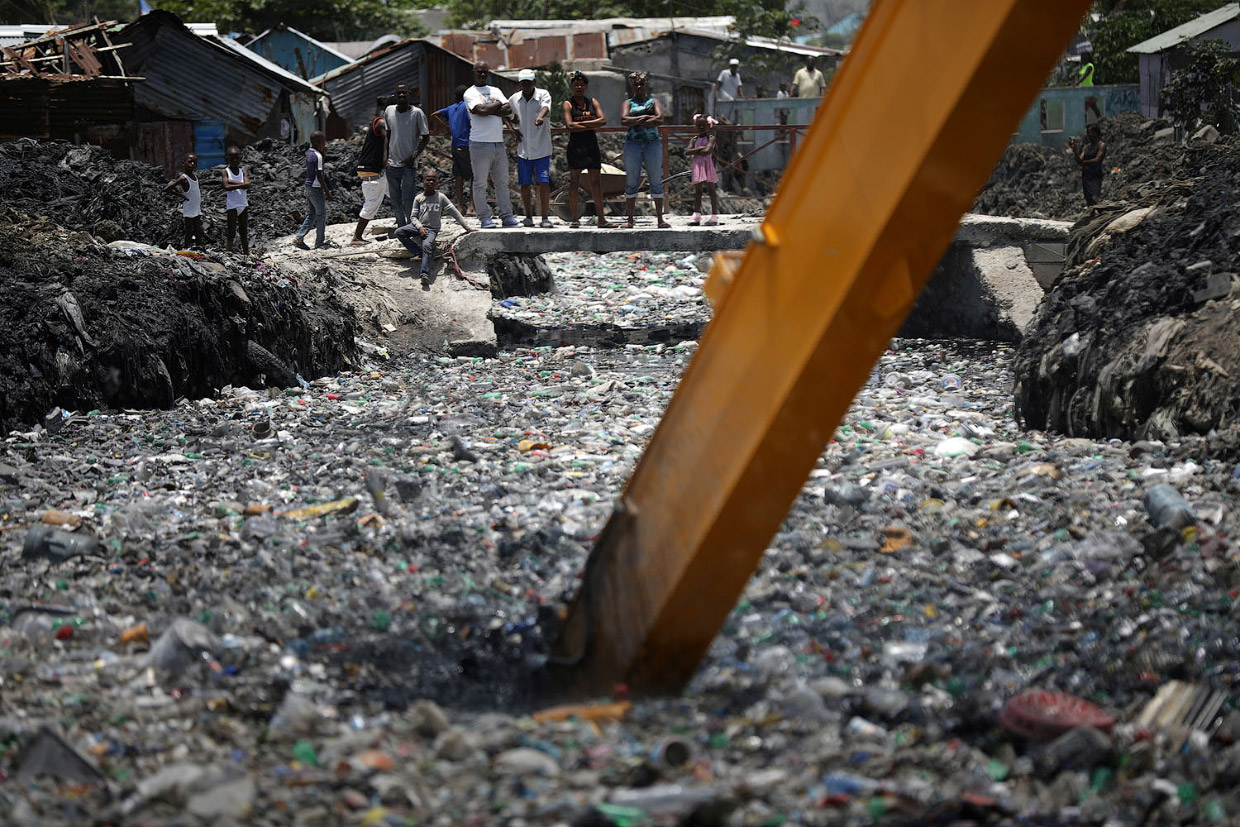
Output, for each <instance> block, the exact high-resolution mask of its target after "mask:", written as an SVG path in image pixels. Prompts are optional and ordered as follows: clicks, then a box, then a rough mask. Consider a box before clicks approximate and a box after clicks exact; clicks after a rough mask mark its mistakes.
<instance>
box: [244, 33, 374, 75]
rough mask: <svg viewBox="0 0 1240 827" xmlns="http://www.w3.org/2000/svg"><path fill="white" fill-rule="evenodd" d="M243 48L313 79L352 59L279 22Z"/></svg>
mask: <svg viewBox="0 0 1240 827" xmlns="http://www.w3.org/2000/svg"><path fill="white" fill-rule="evenodd" d="M245 47H246V48H247V49H249V50H250V51H252V52H255V53H257V54H259V55H262V56H263V57H264V58H266V59H267V60H270V61H271V62H272V63H274V64H276V65H277V66H279V67H280V68H282V69H286V70H288V71H290V72H292V73H293V74H295V75H297V76H298V77H300V78H312V77H317V76H318V75H322V74H326V73H327V72H330V71H331V70H333V69H339V68H340V67H341V66H345V65H347V64H350V63H352V62H353V58H351V57H349V56H348V55H346V54H344V53H342V52H338V51H337V50H335V49H333V48H332V47H331V46H329V45H327V44H326V43H322V42H320V41H318V40H315V39H314V38H313V37H311V36H310V35H308V34H305V33H304V32H299V31H297V30H296V29H294V28H293V27H292V26H286V25H284V24H283V23H281V24H280V25H278V26H274V27H272V28H270V29H268V30H267V31H265V32H263V33H262V34H260V35H258V36H257V37H255V38H254V39H253V40H251V41H250V42H249V43H247V44H245Z"/></svg>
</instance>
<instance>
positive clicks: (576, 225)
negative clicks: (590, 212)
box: [568, 221, 581, 230]
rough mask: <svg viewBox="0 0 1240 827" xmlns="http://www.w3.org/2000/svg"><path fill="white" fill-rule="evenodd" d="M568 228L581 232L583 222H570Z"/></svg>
mask: <svg viewBox="0 0 1240 827" xmlns="http://www.w3.org/2000/svg"><path fill="white" fill-rule="evenodd" d="M568 226H569V228H570V229H574V230H580V229H581V222H580V221H570V222H568Z"/></svg>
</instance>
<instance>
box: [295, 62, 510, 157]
mask: <svg viewBox="0 0 1240 827" xmlns="http://www.w3.org/2000/svg"><path fill="white" fill-rule="evenodd" d="M472 70H473V64H472V63H471V62H470V61H468V60H465V59H464V58H461V57H459V56H457V55H454V54H452V53H451V52H449V51H447V50H445V49H441V48H440V47H439V46H436V45H435V44H434V43H431V42H430V41H428V40H424V39H421V38H416V39H414V38H411V39H409V40H402V41H401V42H400V43H395V44H393V45H391V46H388V47H387V48H384V49H380V50H378V51H376V52H374V53H372V54H368V55H366V56H365V57H363V58H361V59H360V60H358V61H356V62H354V63H350V64H349V65H348V66H342V67H341V68H339V69H336V70H334V71H331V72H328V73H326V74H324V75H320V76H319V77H317V78H315V79H314V81H313V82H314V83H317V84H318V85H319V86H321V87H322V88H323V89H324V90H326V92H327V93H328V95H330V96H331V115H330V116H329V118H328V121H327V135H328V137H329V138H344V137H348V136H349V135H351V134H352V133H353V130H354V129H355V128H357V127H358V126H361V125H363V124H365V123H367V122H368V121H369V120H370V119H371V118H372V117H374V115H376V114H377V113H378V112H379V110H380V109H382V108H383V107H384V106H386V105H387V99H388V98H389V96H391V94H392V90H393V89H395V88H396V85H397V84H398V83H405V84H407V85H408V86H409V89H410V91H411V92H412V93H413V102H414V103H416V104H417V105H418V106H419V107H420V108H421V109H422V110H423V111H425V112H426V113H427V115H428V116H429V115H430V113H431V112H434V111H436V110H439V109H442V108H443V107H445V106H448V105H449V104H452V103H455V102H456V91H455V90H456V87H457V86H458V85H459V84H464V85H469V84H471V83H473V77H472V74H471V73H472ZM492 82H493V83H495V85H496V86H498V87H500V88H501V89H503V90H504V92H505V94H511V93H512V92H514V91H516V88H517V87H516V84H515V83H514V82H512V81H509V80H507V79H504V78H500V77H498V76H493V78H492Z"/></svg>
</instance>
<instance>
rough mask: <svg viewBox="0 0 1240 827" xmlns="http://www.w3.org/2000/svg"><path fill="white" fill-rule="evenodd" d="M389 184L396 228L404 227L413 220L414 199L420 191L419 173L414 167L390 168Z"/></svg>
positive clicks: (388, 173) (388, 172)
mask: <svg viewBox="0 0 1240 827" xmlns="http://www.w3.org/2000/svg"><path fill="white" fill-rule="evenodd" d="M387 182H388V197H389V198H391V199H392V212H394V213H396V226H397V227H403V226H405V225H406V224H408V223H409V221H410V219H412V218H413V216H412V214H411V213H412V212H413V199H414V198H416V197H417V195H418V189H419V187H418V171H417V170H416V169H413V168H412V167H388V168H387Z"/></svg>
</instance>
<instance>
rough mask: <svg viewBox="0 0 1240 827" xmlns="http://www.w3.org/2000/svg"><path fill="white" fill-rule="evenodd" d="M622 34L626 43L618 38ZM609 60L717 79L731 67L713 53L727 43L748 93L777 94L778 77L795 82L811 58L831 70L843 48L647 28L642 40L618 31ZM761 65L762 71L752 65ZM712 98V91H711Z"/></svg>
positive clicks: (612, 38) (612, 37)
mask: <svg viewBox="0 0 1240 827" xmlns="http://www.w3.org/2000/svg"><path fill="white" fill-rule="evenodd" d="M621 38H623V40H624V42H620V40H621ZM608 40H609V42H611V41H615V43H614V45H612V46H610V49H611V62H612V63H614V64H615V65H617V66H623V67H626V68H630V69H641V70H643V71H647V72H653V73H657V74H661V75H670V76H672V77H680V78H686V79H691V80H699V81H707V82H709V83H712V84H713V83H714V80H715V78H717V77H719V72H720V71H722V70H723V69H726V68H727V59H724V60H722V61H721V60H719V59H717V58H716V57H715V50H716V49H719V48H720V47H724V49H725V51H726V52H727V57H728V58H733V57H734V58H737V59H739V60H740V62H741V69H740V75H741V80H742V81H743V83H744V87H743V89H744V92H745V95H746V96H748V97H756V96H759V93H761V97H768V98H773V97H775V93H776V91H778V89H779V83H780V81H787V82H789V83H791V81H792V76H793V74H795V73H796V70H797V69H799V68H801V66H803V65H804V64H805V58H806V57H807V56H811V55H812V56H813V57H815V58H816V59H817V66H818V68H819V69H822V70H824V71H825V70H827V69H829V68H831V67H832V66H835V65H836V64H837V63H839V61H840V59H841V58H842V57H843V55H844V52H842V51H840V50H838V49H825V48H821V47H817V46H802V45H800V44H797V43H789V42H788V41H785V40H772V39H771V38H768V37H751V38H747V39H745V40H743V41H739V42H738V41H736V40H734V39H733V38H732V37H731V36H730V35H728V34H726V33H724V32H720V31H718V30H715V29H694V28H683V29H682V28H679V27H678V28H676V30H675V31H672V30H666V31H658V30H653V29H652V30H648V31H647V33H646V36H645V37H644V38H642V39H636V37H635V34H634V33H629V32H614V33H613V34H611V35H609V36H608ZM759 65H760V66H762V67H763V69H762V70H761V71H755V70H754V68H753V67H755V66H759ZM712 98H713V95H712Z"/></svg>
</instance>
